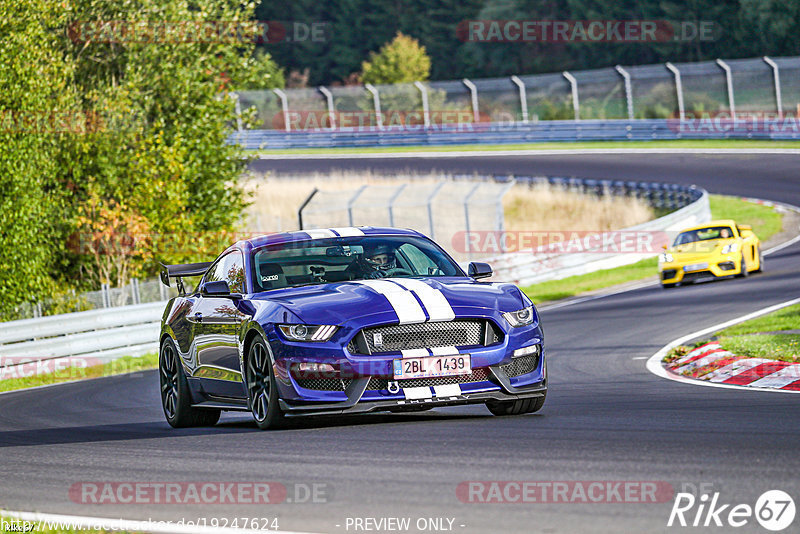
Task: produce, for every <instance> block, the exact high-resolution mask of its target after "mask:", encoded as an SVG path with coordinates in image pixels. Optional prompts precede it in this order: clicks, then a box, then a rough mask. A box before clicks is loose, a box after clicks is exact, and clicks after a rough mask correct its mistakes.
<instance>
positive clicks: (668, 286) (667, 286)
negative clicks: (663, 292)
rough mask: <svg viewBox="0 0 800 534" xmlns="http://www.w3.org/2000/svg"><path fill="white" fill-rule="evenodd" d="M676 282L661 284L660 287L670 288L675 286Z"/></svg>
mask: <svg viewBox="0 0 800 534" xmlns="http://www.w3.org/2000/svg"><path fill="white" fill-rule="evenodd" d="M675 285H676V284H661V287H662V288H664V289H672V288H673V287H675Z"/></svg>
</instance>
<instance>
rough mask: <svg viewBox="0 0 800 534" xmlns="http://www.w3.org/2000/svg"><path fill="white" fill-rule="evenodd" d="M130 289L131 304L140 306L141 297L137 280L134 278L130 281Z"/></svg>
mask: <svg viewBox="0 0 800 534" xmlns="http://www.w3.org/2000/svg"><path fill="white" fill-rule="evenodd" d="M131 289H132V290H133V303H134V304H141V295H140V294H139V279H138V278H134V279H133V280H131Z"/></svg>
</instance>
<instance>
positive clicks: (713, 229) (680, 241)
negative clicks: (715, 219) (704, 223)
mask: <svg viewBox="0 0 800 534" xmlns="http://www.w3.org/2000/svg"><path fill="white" fill-rule="evenodd" d="M733 235H734V234H733V230H732V229H731V227H730V226H709V227H707V228H698V229H697V230H689V231H688V232H681V233H680V234H678V237H676V238H675V243H673V246H678V245H685V244H686V243H694V242H696V241H708V240H711V239H727V238H730V237H733Z"/></svg>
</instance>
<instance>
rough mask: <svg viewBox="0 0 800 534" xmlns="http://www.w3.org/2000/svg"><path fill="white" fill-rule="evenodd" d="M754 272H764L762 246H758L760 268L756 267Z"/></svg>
mask: <svg viewBox="0 0 800 534" xmlns="http://www.w3.org/2000/svg"><path fill="white" fill-rule="evenodd" d="M753 272H754V273H763V272H764V255H763V254H762V253H761V247H758V269H755V270H754V271H753Z"/></svg>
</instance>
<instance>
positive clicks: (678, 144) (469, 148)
mask: <svg viewBox="0 0 800 534" xmlns="http://www.w3.org/2000/svg"><path fill="white" fill-rule="evenodd" d="M586 148H589V149H592V148H599V149H605V148H705V149H713V148H794V149H800V141H766V140H764V141H762V140H747V139H728V140H726V139H720V140H712V139H679V140H674V141H580V142H572V141H570V142H552V143H548V142H544V143H510V144H505V145H504V144H499V145H474V144H471V145H441V146H440V145H436V146H431V145H419V146H386V147H353V148H285V149H281V148H276V149H261V150H254V151H253V152H254V153H257V154H268V155H278V154H327V153H335V154H381V153H386V154H393V153H402V152H478V151H495V150H576V149H586Z"/></svg>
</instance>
